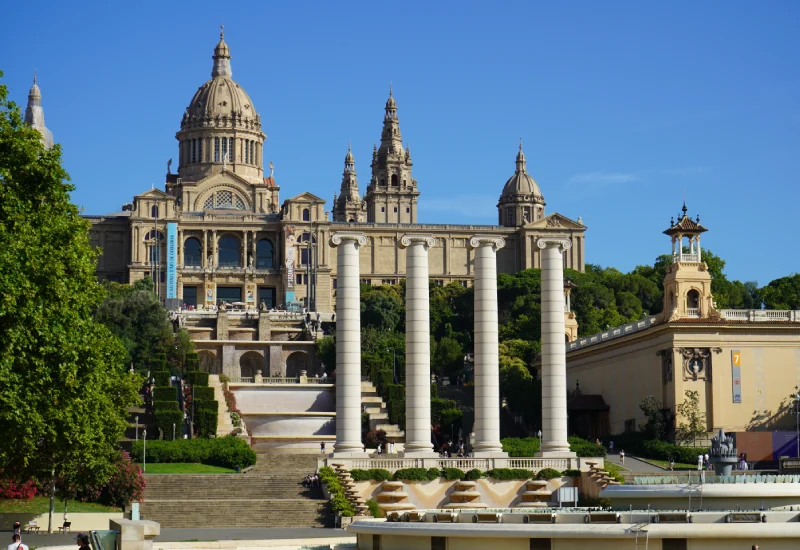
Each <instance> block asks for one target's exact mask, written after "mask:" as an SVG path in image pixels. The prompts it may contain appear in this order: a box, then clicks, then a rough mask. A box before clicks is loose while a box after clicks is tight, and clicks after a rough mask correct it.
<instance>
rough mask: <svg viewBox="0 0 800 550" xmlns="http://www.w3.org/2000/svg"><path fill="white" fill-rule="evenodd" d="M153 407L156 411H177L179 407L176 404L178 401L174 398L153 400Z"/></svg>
mask: <svg viewBox="0 0 800 550" xmlns="http://www.w3.org/2000/svg"><path fill="white" fill-rule="evenodd" d="M153 407H155V409H156V410H157V411H179V410H180V407H179V406H178V402H177V401H175V400H174V399H171V400H169V401H153Z"/></svg>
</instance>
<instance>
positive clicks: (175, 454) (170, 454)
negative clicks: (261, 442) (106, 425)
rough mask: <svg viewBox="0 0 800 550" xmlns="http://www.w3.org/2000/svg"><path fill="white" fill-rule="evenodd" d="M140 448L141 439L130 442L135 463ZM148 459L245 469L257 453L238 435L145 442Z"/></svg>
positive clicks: (254, 461)
mask: <svg viewBox="0 0 800 550" xmlns="http://www.w3.org/2000/svg"><path fill="white" fill-rule="evenodd" d="M170 429H171V428H170ZM142 448H143V444H142V441H135V442H134V443H133V452H132V453H131V456H132V457H133V459H134V460H135V461H136V462H142V452H143V451H142ZM147 461H148V462H193V463H202V464H212V465H214V466H222V467H223V468H236V467H237V466H240V467H242V468H246V467H248V466H252V465H253V464H255V463H256V453H255V451H254V450H253V449H251V448H250V445H248V444H247V442H246V441H244V440H242V439H239V438H237V437H217V438H214V439H176V440H175V441H148V442H147Z"/></svg>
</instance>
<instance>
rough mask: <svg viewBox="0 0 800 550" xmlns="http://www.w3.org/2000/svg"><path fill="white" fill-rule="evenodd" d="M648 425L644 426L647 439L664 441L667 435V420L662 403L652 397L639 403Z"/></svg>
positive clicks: (649, 396)
mask: <svg viewBox="0 0 800 550" xmlns="http://www.w3.org/2000/svg"><path fill="white" fill-rule="evenodd" d="M639 408H640V409H641V410H642V412H643V413H644V417H645V418H646V419H647V423H646V424H645V425H644V426H642V428H643V429H644V432H645V434H646V437H647V439H663V438H664V437H665V436H666V435H667V420H666V418H665V417H664V410H663V407H662V406H661V403H659V402H658V401H656V398H655V397H653V396H652V395H648V396H647V397H645V398H644V399H642V402H641V403H639Z"/></svg>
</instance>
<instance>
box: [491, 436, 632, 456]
mask: <svg viewBox="0 0 800 550" xmlns="http://www.w3.org/2000/svg"><path fill="white" fill-rule="evenodd" d="M567 440H568V441H569V448H570V450H571V451H572V452H574V453H575V454H577V455H578V456H580V457H591V458H599V457H604V456H606V449H605V447H603V446H602V445H598V444H596V443H592V442H591V441H587V440H585V439H581V438H580V437H569V438H567ZM500 443H501V444H502V445H503V451H505V452H507V453H508V456H510V457H524V456H535V455H536V453H538V452H539V438H538V437H525V438H519V437H508V438H505V439H502V440H501V441H500ZM618 448H619V447H618Z"/></svg>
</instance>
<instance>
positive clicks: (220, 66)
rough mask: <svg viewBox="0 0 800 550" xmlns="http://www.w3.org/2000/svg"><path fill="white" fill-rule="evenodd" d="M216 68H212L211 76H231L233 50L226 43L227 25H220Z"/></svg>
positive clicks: (215, 60) (215, 54)
mask: <svg viewBox="0 0 800 550" xmlns="http://www.w3.org/2000/svg"><path fill="white" fill-rule="evenodd" d="M213 59H214V68H213V69H212V70H211V77H212V78H216V77H218V76H227V77H231V76H232V73H231V50H230V48H228V45H227V44H226V43H225V25H220V26H219V44H217V47H216V48H214V55H213Z"/></svg>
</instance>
